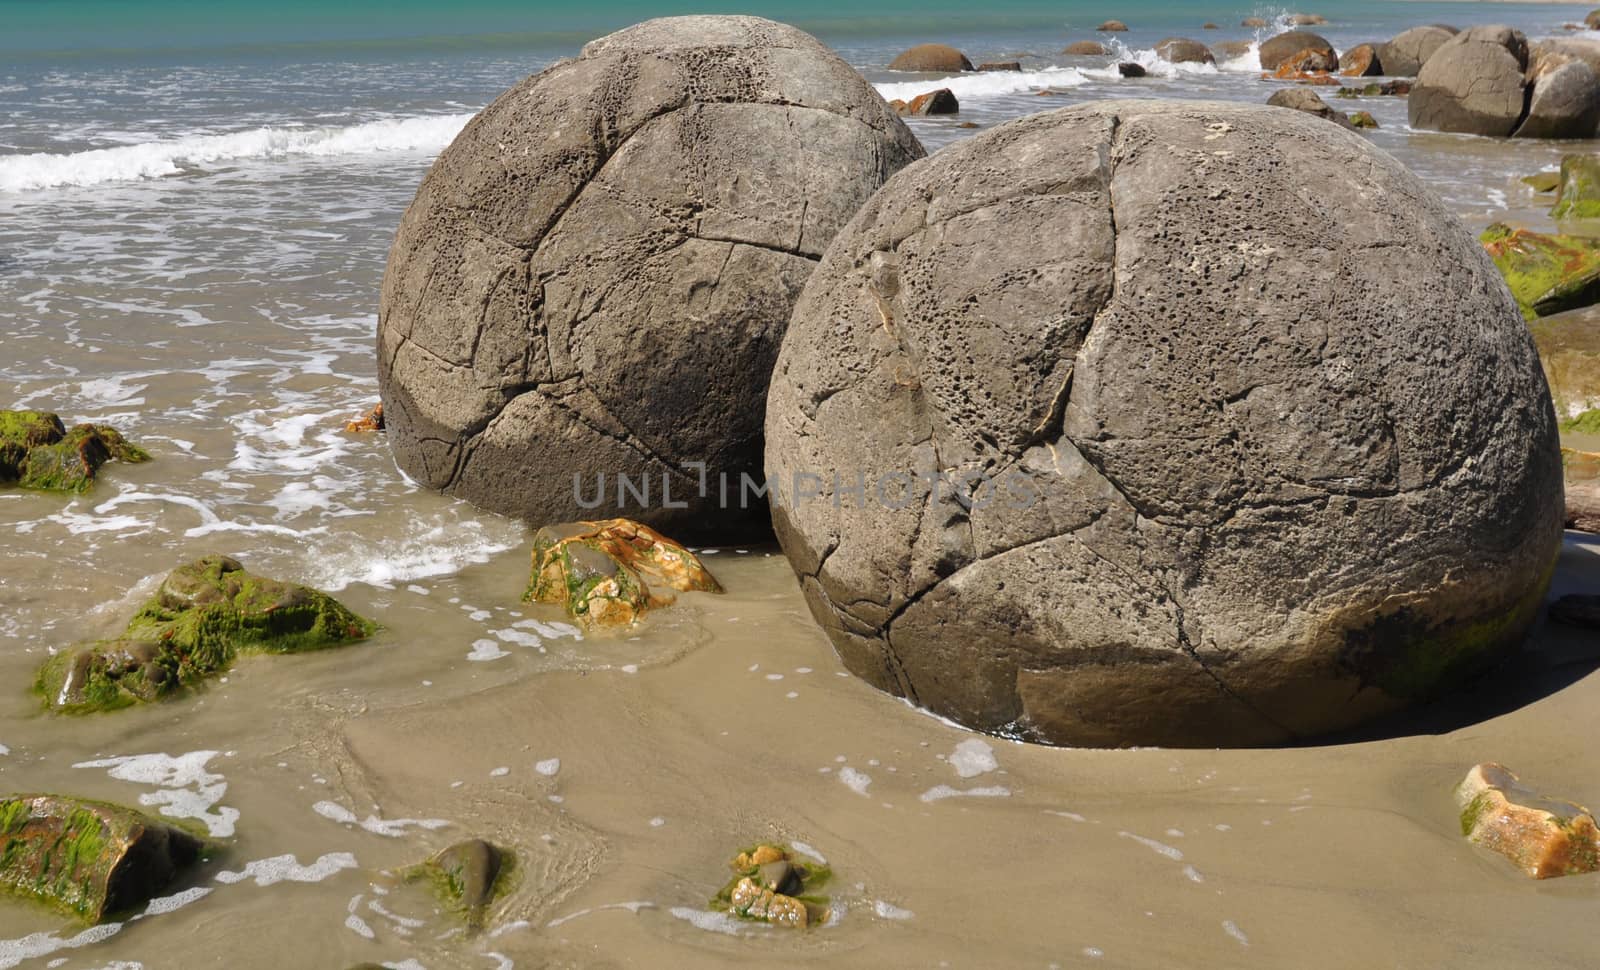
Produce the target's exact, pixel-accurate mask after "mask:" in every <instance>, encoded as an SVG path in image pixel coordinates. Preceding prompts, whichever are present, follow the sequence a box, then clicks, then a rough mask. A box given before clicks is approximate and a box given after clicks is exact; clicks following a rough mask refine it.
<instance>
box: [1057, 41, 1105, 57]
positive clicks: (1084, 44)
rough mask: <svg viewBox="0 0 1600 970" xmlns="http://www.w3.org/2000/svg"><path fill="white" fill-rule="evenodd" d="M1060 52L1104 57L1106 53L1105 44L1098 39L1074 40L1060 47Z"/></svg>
mask: <svg viewBox="0 0 1600 970" xmlns="http://www.w3.org/2000/svg"><path fill="white" fill-rule="evenodd" d="M1061 53H1063V54H1071V55H1073V56H1074V57H1104V56H1105V54H1106V48H1105V45H1104V44H1102V43H1100V42H1099V41H1095V40H1075V41H1073V42H1072V43H1070V44H1068V45H1067V46H1066V47H1063V48H1062V49H1061Z"/></svg>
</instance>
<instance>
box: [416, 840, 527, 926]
mask: <svg viewBox="0 0 1600 970" xmlns="http://www.w3.org/2000/svg"><path fill="white" fill-rule="evenodd" d="M515 870H516V856H515V855H514V854H512V853H511V852H508V851H506V850H505V849H501V848H498V847H496V846H494V845H492V844H490V843H488V842H485V841H484V840H482V839H468V840H466V841H464V842H457V843H456V844H455V845H452V846H450V847H449V848H446V849H443V850H441V851H440V852H438V853H436V854H435V855H434V856H433V857H432V858H430V859H428V861H426V862H422V863H418V864H417V865H414V866H411V867H409V868H407V869H405V870H404V871H403V872H402V873H401V875H402V877H403V878H404V879H405V880H406V881H408V882H409V881H413V880H425V881H426V882H427V883H428V884H429V885H430V886H431V887H432V889H433V893H434V895H435V896H437V897H438V899H439V902H440V903H441V904H442V905H443V906H444V908H445V909H447V910H449V911H450V912H452V913H455V914H456V915H457V916H459V917H461V919H462V920H463V921H464V922H465V923H466V924H467V927H468V928H469V929H481V928H482V927H483V925H484V921H485V918H486V917H487V915H488V911H489V906H490V905H491V904H492V903H493V902H494V901H495V900H496V899H498V898H499V897H501V896H503V895H505V894H506V893H507V892H508V891H509V890H510V883H511V881H512V878H513V876H514V873H515Z"/></svg>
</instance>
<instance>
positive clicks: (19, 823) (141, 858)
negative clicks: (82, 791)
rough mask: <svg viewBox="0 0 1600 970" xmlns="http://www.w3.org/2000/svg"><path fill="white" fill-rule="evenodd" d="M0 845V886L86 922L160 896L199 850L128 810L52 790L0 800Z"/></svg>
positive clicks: (193, 841) (183, 835)
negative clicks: (53, 792) (52, 791)
mask: <svg viewBox="0 0 1600 970" xmlns="http://www.w3.org/2000/svg"><path fill="white" fill-rule="evenodd" d="M0 846H3V850H0V891H3V892H7V893H10V894H12V895H15V896H24V897H27V898H30V899H34V900H37V901H39V902H42V903H45V904H46V905H49V906H51V907H53V908H55V909H57V910H60V911H62V912H65V913H69V914H71V915H73V916H76V917H78V918H79V919H83V920H85V921H87V922H90V923H98V922H100V921H101V920H103V919H106V918H107V917H111V916H115V915H117V914H120V913H123V912H126V911H127V910H130V909H133V908H135V907H137V906H141V905H143V904H144V903H146V902H148V901H149V900H150V899H152V898H154V897H155V896H158V895H160V894H161V893H162V892H163V891H165V890H166V889H167V888H168V887H169V886H171V885H172V884H173V882H174V881H175V880H177V879H178V878H179V877H180V876H181V875H182V874H183V873H184V872H185V871H186V870H187V869H189V868H190V867H191V866H193V865H194V863H195V862H197V861H199V859H200V856H201V853H202V851H203V849H204V843H203V842H202V841H201V840H200V839H199V838H196V837H195V836H193V835H190V834H189V833H188V832H185V831H184V830H182V829H180V828H176V827H175V826H171V825H167V824H166V823H164V822H158V821H156V820H155V819H153V818H150V817H149V816H146V815H144V814H142V813H140V812H136V811H134V810H133V809H130V808H122V807H121V806H117V805H109V804H106V803H104V802H92V801H87V800H84V799H77V798H64V797H62V796H59V795H16V796H12V797H10V798H6V799H3V800H0Z"/></svg>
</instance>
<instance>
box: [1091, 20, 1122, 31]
mask: <svg viewBox="0 0 1600 970" xmlns="http://www.w3.org/2000/svg"><path fill="white" fill-rule="evenodd" d="M1127 29H1128V25H1127V24H1125V23H1123V22H1122V21H1120V20H1107V21H1106V22H1104V23H1102V24H1101V25H1100V26H1098V27H1096V28H1095V30H1098V31H1100V32H1102V33H1113V34H1116V33H1122V32H1123V31H1126V30H1127Z"/></svg>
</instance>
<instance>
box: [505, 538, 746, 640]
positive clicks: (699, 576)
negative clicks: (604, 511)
mask: <svg viewBox="0 0 1600 970" xmlns="http://www.w3.org/2000/svg"><path fill="white" fill-rule="evenodd" d="M647 580H648V581H649V582H654V583H655V584H656V585H657V586H664V587H666V588H667V589H671V590H676V591H678V592H690V591H700V592H706V593H720V592H722V586H721V585H720V584H718V582H717V580H716V578H715V577H713V576H712V575H711V573H710V572H708V571H707V570H706V568H705V567H704V566H703V565H701V564H700V560H699V559H696V558H695V556H694V554H693V553H691V552H690V551H689V550H687V549H685V548H684V547H682V546H680V545H678V544H677V543H676V542H673V541H672V540H671V539H668V538H667V537H666V536H664V535H662V534H661V533H659V532H656V531H655V530H654V529H651V528H649V527H648V526H644V525H640V524H639V523H637V522H634V521H632V520H629V519H608V520H605V521H601V522H566V523H562V524H559V525H547V526H545V527H544V528H542V529H540V530H539V532H538V533H537V534H536V535H535V536H534V539H533V573H532V575H531V576H530V578H529V580H528V589H527V591H526V592H525V593H524V594H523V596H522V598H523V600H524V601H531V602H540V603H554V604H557V605H559V606H563V607H565V608H566V610H567V612H568V613H569V614H571V615H572V616H573V617H575V618H577V619H579V620H582V621H583V622H584V623H586V624H589V625H592V626H626V625H627V624H630V623H633V622H635V621H636V620H638V619H639V617H640V616H642V615H643V614H644V613H645V611H647V610H649V609H652V608H654V607H657V606H665V605H667V604H669V603H671V602H672V596H671V595H668V594H659V593H656V592H654V591H653V590H652V589H651V587H650V585H649V584H648V582H647Z"/></svg>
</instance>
